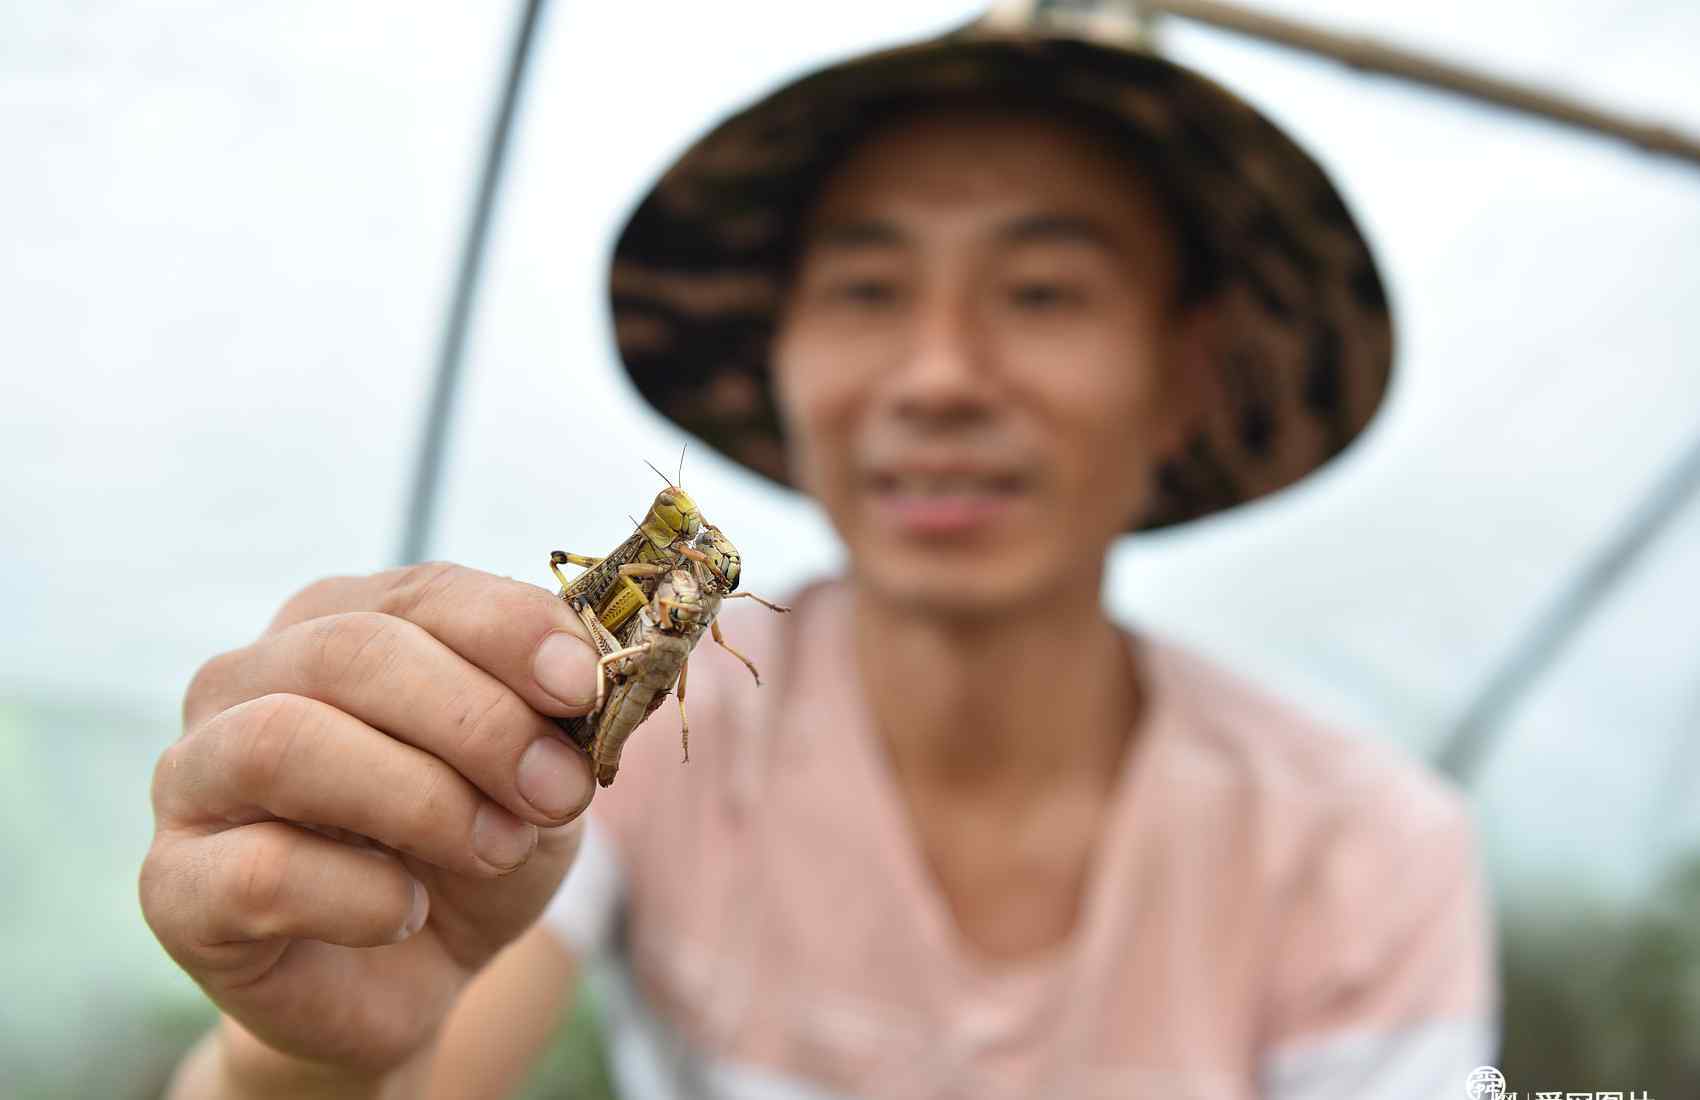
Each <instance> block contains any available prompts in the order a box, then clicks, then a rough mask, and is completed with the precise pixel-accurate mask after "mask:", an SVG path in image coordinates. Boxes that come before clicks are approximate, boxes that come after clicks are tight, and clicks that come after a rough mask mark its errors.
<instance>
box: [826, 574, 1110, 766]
mask: <svg viewBox="0 0 1700 1100" xmlns="http://www.w3.org/2000/svg"><path fill="white" fill-rule="evenodd" d="M855 606H856V613H855V624H856V652H857V659H858V662H859V664H860V670H861V675H862V679H863V682H864V684H865V685H866V688H867V691H868V697H869V707H870V709H871V711H872V713H873V717H874V720H875V722H876V724H877V725H878V728H879V731H880V733H881V734H882V735H883V737H884V740H885V741H886V743H887V745H888V747H889V750H890V752H891V754H892V760H893V765H894V767H895V769H896V771H897V773H898V776H899V779H900V781H901V782H902V784H903V785H904V786H905V787H907V788H909V789H911V790H914V789H926V790H929V791H934V792H940V793H944V792H948V793H951V794H959V795H962V796H964V797H968V798H978V797H980V796H988V797H992V798H1000V797H1008V798H1011V799H1015V800H1020V799H1024V798H1027V797H1030V796H1033V795H1036V794H1038V793H1040V792H1042V791H1048V790H1052V789H1055V788H1057V787H1058V786H1063V785H1069V786H1072V785H1076V784H1079V783H1083V782H1084V783H1087V784H1089V785H1091V786H1093V787H1097V788H1099V789H1102V790H1106V791H1107V790H1108V789H1109V788H1110V787H1111V786H1112V785H1113V783H1114V780H1115V776H1116V774H1117V770H1118V765H1119V763H1120V761H1121V759H1122V757H1123V755H1124V753H1125V750H1126V748H1127V743H1128V740H1129V738H1130V736H1131V735H1132V734H1133V732H1134V730H1135V727H1136V726H1137V725H1138V721H1139V718H1140V716H1141V713H1142V703H1143V700H1142V698H1141V694H1140V691H1139V687H1138V678H1137V676H1136V674H1135V669H1134V664H1133V661H1132V660H1131V659H1130V658H1129V655H1128V651H1127V647H1126V645H1125V642H1124V639H1123V637H1122V635H1121V633H1120V631H1119V630H1117V628H1116V627H1115V625H1114V624H1113V623H1111V622H1110V621H1109V619H1108V618H1107V617H1106V616H1105V615H1104V612H1103V609H1102V607H1101V606H1100V605H1099V602H1098V587H1097V585H1096V584H1089V585H1082V586H1080V588H1079V589H1077V590H1075V591H1073V592H1071V593H1069V594H1067V595H1066V596H1064V597H1063V598H1062V600H1061V601H1060V602H1059V601H1056V600H1047V601H1042V602H1038V601H1036V607H1035V609H1034V610H1032V611H1027V610H1025V609H1024V610H1022V611H1019V612H1016V613H1013V614H1009V615H1005V616H998V617H987V618H980V619H976V620H974V621H972V622H963V621H959V620H949V619H941V618H939V617H936V616H928V615H926V614H922V613H918V612H916V611H914V610H913V609H910V608H903V607H898V606H894V605H893V604H891V603H889V602H886V601H882V600H880V599H879V598H878V596H877V595H876V594H873V593H868V592H866V591H858V592H857V594H856V605H855Z"/></svg>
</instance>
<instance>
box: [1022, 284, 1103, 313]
mask: <svg viewBox="0 0 1700 1100" xmlns="http://www.w3.org/2000/svg"><path fill="white" fill-rule="evenodd" d="M1009 300H1010V302H1011V304H1013V305H1016V306H1019V307H1020V308H1022V309H1056V308H1058V307H1060V306H1071V305H1079V304H1081V303H1082V302H1084V301H1085V300H1086V295H1085V293H1084V292H1083V291H1081V290H1080V288H1079V287H1074V286H1069V285H1068V284H1066V283H1017V284H1015V285H1014V286H1012V287H1010V289H1009Z"/></svg>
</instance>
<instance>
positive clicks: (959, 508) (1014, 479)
mask: <svg viewBox="0 0 1700 1100" xmlns="http://www.w3.org/2000/svg"><path fill="white" fill-rule="evenodd" d="M864 486H865V490H866V492H867V493H868V494H869V495H870V496H871V497H872V500H873V506H874V514H875V515H876V517H877V518H878V520H879V522H880V523H881V525H882V526H885V527H886V528H887V529H888V530H893V531H895V532H896V533H897V534H899V535H902V536H907V537H911V538H914V537H922V538H940V537H961V536H965V535H973V534H979V533H981V532H984V531H987V530H990V529H991V528H993V527H994V526H995V525H998V524H1000V523H1002V522H1005V521H1007V520H1008V519H1009V518H1010V517H1011V515H1012V514H1013V513H1014V512H1015V511H1016V510H1017V506H1018V505H1020V504H1022V503H1024V502H1025V501H1026V500H1027V499H1029V498H1030V497H1031V495H1032V493H1033V489H1034V485H1033V480H1032V478H1030V477H1028V476H1026V475H1024V474H1022V473H1021V472H1019V471H1016V470H1012V469H1008V468H993V467H987V466H978V465H970V464H961V463H931V464H915V465H906V466H893V467H888V468H884V469H880V470H876V471H874V472H871V473H870V474H868V476H867V477H866V478H865V480H864Z"/></svg>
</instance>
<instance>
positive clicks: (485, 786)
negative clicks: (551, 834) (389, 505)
mask: <svg viewBox="0 0 1700 1100" xmlns="http://www.w3.org/2000/svg"><path fill="white" fill-rule="evenodd" d="M276 693H283V694H288V695H300V696H305V697H307V698H311V699H316V700H318V701H319V702H322V703H327V704H329V705H330V706H332V707H335V708H337V709H338V710H342V711H346V712H347V713H349V714H352V715H354V716H355V717H356V718H359V719H360V720H361V721H363V722H365V723H367V724H368V725H370V726H372V727H374V728H376V729H380V730H383V731H384V732H385V733H387V734H389V735H390V736H392V737H394V738H396V739H398V740H401V741H405V742H407V743H408V744H410V745H413V746H415V747H417V748H420V749H423V750H425V751H426V752H428V753H430V754H431V755H433V756H436V757H438V758H439V759H441V760H444V761H446V762H448V764H449V765H450V766H452V767H453V768H455V769H456V770H457V771H459V772H460V773H461V774H462V775H464V776H466V777H467V778H468V779H470V780H472V782H473V783H474V784H476V785H477V786H478V787H479V788H480V789H481V790H483V791H484V792H485V793H486V794H488V795H489V796H490V797H491V798H494V799H495V800H496V801H497V802H500V803H501V804H502V805H503V806H506V807H507V808H508V809H509V810H510V811H511V812H513V813H515V814H518V815H520V816H521V817H525V818H527V819H529V820H531V821H533V822H534V823H536V824H540V825H554V824H559V823H561V822H562V821H565V820H568V819H570V818H571V817H572V816H574V815H576V814H577V813H579V812H581V811H582V810H583V808H584V806H585V805H586V804H587V803H588V802H589V801H590V798H591V793H592V791H593V790H594V786H593V784H592V783H591V781H590V770H589V766H588V763H587V762H586V760H585V758H584V756H583V754H582V753H580V752H579V751H577V750H576V749H574V748H571V747H569V746H568V745H567V743H566V742H565V741H564V740H562V739H561V737H560V735H559V731H558V728H557V727H556V726H555V724H554V723H553V722H551V721H550V720H549V719H547V718H545V717H544V716H543V715H541V714H539V713H538V712H537V711H536V710H534V709H532V708H531V707H530V706H528V705H527V704H526V702H525V701H524V700H523V699H521V698H520V696H519V695H517V694H516V693H515V692H513V691H512V690H511V689H509V688H508V687H507V685H505V684H503V683H502V682H501V681H500V680H498V679H497V678H495V677H494V676H491V675H490V674H489V673H487V672H485V671H484V670H482V669H480V668H478V667H477V666H475V665H473V664H471V663H469V662H468V661H467V660H466V659H465V658H464V657H462V656H461V655H460V654H458V653H456V652H455V651H454V650H453V649H452V648H450V647H449V646H447V645H445V644H444V643H443V642H442V641H440V640H439V639H438V638H436V637H435V636H433V635H432V634H431V633H429V632H428V631H426V630H425V629H423V628H422V627H420V626H418V625H416V624H414V623H411V622H408V621H407V620H405V619H400V618H396V617H395V616H393V615H385V614H382V613H379V612H370V611H367V612H344V613H342V614H337V615H330V616H325V617H321V618H317V619H310V620H308V621H306V622H303V623H298V624H296V625H295V626H292V627H288V628H287V629H284V630H282V631H279V632H277V633H275V634H272V635H270V636H268V637H265V638H262V639H260V640H259V641H257V642H255V643H254V644H253V645H251V646H249V647H248V649H247V650H246V651H244V655H243V657H242V659H241V661H240V662H239V663H238V664H237V665H236V666H235V667H232V668H230V669H228V670H224V671H223V673H222V675H221V676H220V677H219V679H218V682H217V683H216V684H214V683H209V684H208V685H207V686H206V687H205V688H204V689H203V690H201V691H199V692H198V693H197V694H196V699H195V704H194V707H193V708H192V709H191V710H190V711H189V718H190V724H191V728H194V726H195V725H196V724H198V722H199V721H201V720H202V719H203V716H205V715H212V714H217V713H219V712H221V711H224V710H226V709H228V708H229V707H231V706H234V705H236V704H239V703H241V702H243V701H246V700H252V699H258V698H260V697H262V696H265V695H271V694H276Z"/></svg>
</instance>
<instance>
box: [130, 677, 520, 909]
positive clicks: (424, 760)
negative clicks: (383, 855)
mask: <svg viewBox="0 0 1700 1100" xmlns="http://www.w3.org/2000/svg"><path fill="white" fill-rule="evenodd" d="M155 792H156V796H155V808H156V811H157V813H158V815H159V818H160V821H161V823H162V827H165V828H171V829H175V830H178V831H189V832H197V831H200V832H212V831H217V830H220V829H225V828H227V827H228V826H229V825H230V824H231V823H232V822H237V823H246V822H253V821H259V820H262V819H265V818H282V819H284V820H287V821H294V822H301V823H305V824H311V825H317V826H329V827H331V828H336V829H345V830H347V831H349V832H352V833H357V834H359V835H361V836H364V837H370V838H372V839H373V840H376V841H378V842H380V843H382V844H384V845H386V846H388V847H390V848H393V849H395V850H397V851H400V852H406V853H407V854H409V855H412V856H417V857H418V858H419V859H422V860H424V861H425V862H427V863H430V864H433V865H435V866H438V867H442V868H444V869H446V870H449V871H453V872H456V873H459V874H468V875H475V876H478V877H481V878H491V877H494V876H497V875H503V874H506V873H508V872H509V871H511V870H513V869H514V868H515V867H518V866H519V865H520V864H522V863H524V862H525V860H526V859H527V858H528V857H529V856H530V854H531V851H532V849H533V848H534V847H535V846H536V844H537V827H536V826H535V825H533V824H531V823H529V822H526V821H523V820H521V819H520V818H518V817H516V816H514V815H513V814H512V813H510V812H509V811H508V810H506V809H504V808H503V807H502V806H500V805H498V804H497V803H495V802H493V801H491V800H490V799H488V798H486V797H484V795H483V794H482V793H481V792H480V791H479V790H478V789H477V788H476V787H474V786H473V785H472V784H471V783H470V782H469V781H468V780H467V779H466V777H465V776H463V775H461V774H460V773H459V772H457V771H456V770H455V769H454V768H452V767H450V766H449V765H448V764H447V763H445V762H443V761H442V760H440V759H438V758H437V757H435V756H433V755H431V754H430V753H428V752H424V751H422V750H420V749H417V748H414V747H413V746H411V745H407V744H404V743H402V742H400V741H397V740H395V739H394V738H392V737H388V736H386V735H385V734H383V733H381V732H379V731H378V730H376V729H373V728H372V727H371V726H368V725H367V724H366V723H364V722H362V721H360V719H359V718H357V717H355V716H353V715H351V714H348V713H346V712H344V711H342V710H339V709H337V708H336V707H333V706H329V705H327V704H325V703H322V702H320V701H318V700H316V699H309V698H306V697H304V696H298V695H287V694H274V695H267V696H263V697H261V698H259V699H254V700H251V701H249V702H246V703H242V704H239V705H237V706H235V707H232V708H230V709H228V710H226V711H224V712H223V713H222V714H220V715H218V716H217V717H216V718H214V719H212V720H211V721H209V722H207V723H206V724H205V725H203V726H202V727H200V728H199V729H197V730H195V731H193V732H192V733H190V734H188V735H186V736H185V737H183V738H182V739H181V740H179V741H178V742H177V743H176V744H175V745H173V746H172V747H171V748H170V749H168V750H167V751H166V753H165V755H164V756H163V757H162V758H161V761H160V767H159V771H158V773H157V778H156V787H155Z"/></svg>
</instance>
